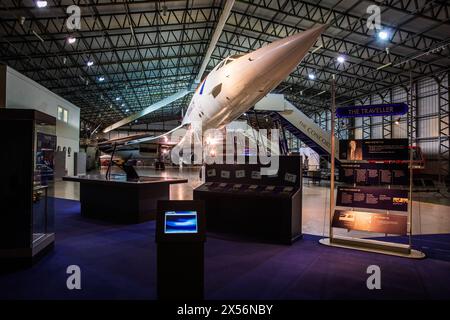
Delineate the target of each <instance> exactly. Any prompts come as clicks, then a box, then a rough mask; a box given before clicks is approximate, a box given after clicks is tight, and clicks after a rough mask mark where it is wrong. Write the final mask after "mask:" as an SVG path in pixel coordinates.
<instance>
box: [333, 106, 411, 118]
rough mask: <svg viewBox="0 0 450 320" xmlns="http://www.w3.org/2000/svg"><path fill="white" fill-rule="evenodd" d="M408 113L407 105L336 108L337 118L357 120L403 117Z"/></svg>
mask: <svg viewBox="0 0 450 320" xmlns="http://www.w3.org/2000/svg"><path fill="white" fill-rule="evenodd" d="M407 112H408V105H407V104H406V103H388V104H375V105H369V106H349V107H338V108H336V117H337V118H357V117H375V116H394V115H403V114H405V113H407Z"/></svg>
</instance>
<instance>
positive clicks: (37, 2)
mask: <svg viewBox="0 0 450 320" xmlns="http://www.w3.org/2000/svg"><path fill="white" fill-rule="evenodd" d="M36 5H37V7H38V8H45V7H46V6H47V1H42V0H38V1H36Z"/></svg>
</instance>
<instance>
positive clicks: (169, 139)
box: [124, 124, 189, 145]
mask: <svg viewBox="0 0 450 320" xmlns="http://www.w3.org/2000/svg"><path fill="white" fill-rule="evenodd" d="M188 128H189V124H185V125H180V126H178V127H176V128H174V129H172V130H170V131H168V132H166V133H163V134H160V135H158V136H151V135H146V136H136V137H135V138H134V139H130V140H128V141H126V142H125V143H124V145H130V144H138V143H149V142H151V143H157V144H164V145H176V144H178V143H179V142H180V141H181V140H182V138H183V137H184V135H185V133H186V131H187V130H188Z"/></svg>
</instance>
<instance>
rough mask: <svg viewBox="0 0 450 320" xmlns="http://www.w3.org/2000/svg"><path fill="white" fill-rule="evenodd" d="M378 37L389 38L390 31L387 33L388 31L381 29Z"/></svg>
mask: <svg viewBox="0 0 450 320" xmlns="http://www.w3.org/2000/svg"><path fill="white" fill-rule="evenodd" d="M378 38H380V39H381V40H387V39H388V38H389V33H387V31H380V32H378Z"/></svg>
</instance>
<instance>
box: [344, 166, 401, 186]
mask: <svg viewBox="0 0 450 320" xmlns="http://www.w3.org/2000/svg"><path fill="white" fill-rule="evenodd" d="M339 179H340V181H341V182H344V183H348V184H357V185H408V184H409V169H408V164H406V163H405V164H399V163H354V162H351V163H341V164H340V166H339Z"/></svg>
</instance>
